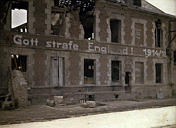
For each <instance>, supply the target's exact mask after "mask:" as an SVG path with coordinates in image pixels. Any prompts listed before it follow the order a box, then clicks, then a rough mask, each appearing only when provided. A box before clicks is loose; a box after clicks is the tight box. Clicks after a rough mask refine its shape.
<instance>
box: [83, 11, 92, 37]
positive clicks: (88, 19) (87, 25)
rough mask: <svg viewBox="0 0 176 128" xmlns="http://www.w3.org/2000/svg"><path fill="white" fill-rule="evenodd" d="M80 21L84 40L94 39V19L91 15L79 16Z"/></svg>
mask: <svg viewBox="0 0 176 128" xmlns="http://www.w3.org/2000/svg"><path fill="white" fill-rule="evenodd" d="M80 21H81V24H82V25H83V28H84V39H88V40H93V39H94V21H95V17H94V15H93V14H88V13H87V14H86V15H80Z"/></svg>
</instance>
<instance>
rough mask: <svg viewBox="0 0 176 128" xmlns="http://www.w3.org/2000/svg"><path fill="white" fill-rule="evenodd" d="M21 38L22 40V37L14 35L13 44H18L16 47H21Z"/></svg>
mask: <svg viewBox="0 0 176 128" xmlns="http://www.w3.org/2000/svg"><path fill="white" fill-rule="evenodd" d="M21 38H22V36H20V35H15V36H14V37H13V41H14V43H15V44H18V45H22V40H21Z"/></svg>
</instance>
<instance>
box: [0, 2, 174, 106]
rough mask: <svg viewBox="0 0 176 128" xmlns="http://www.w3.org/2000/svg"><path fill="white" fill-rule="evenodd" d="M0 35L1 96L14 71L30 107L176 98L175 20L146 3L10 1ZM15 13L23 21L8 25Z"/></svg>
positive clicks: (6, 90) (6, 89)
mask: <svg viewBox="0 0 176 128" xmlns="http://www.w3.org/2000/svg"><path fill="white" fill-rule="evenodd" d="M9 8H10V9H9V12H8V15H7V22H6V24H5V26H4V28H3V31H2V33H1V37H0V95H4V94H6V93H7V92H8V82H9V74H10V71H9V70H14V69H16V70H20V71H21V72H22V73H23V75H24V77H25V79H26V82H27V84H28V95H29V98H30V100H31V102H32V103H33V104H36V103H44V102H45V101H46V99H47V98H48V97H52V96H63V98H64V101H65V102H66V103H78V102H80V101H81V100H95V101H110V100H136V99H147V98H167V97H171V96H173V95H174V94H176V85H175V84H176V79H175V77H176V39H174V37H175V32H174V29H176V25H175V23H176V22H175V21H176V17H174V16H171V15H168V14H166V13H164V12H162V11H161V10H159V9H157V8H156V7H154V6H152V5H150V4H149V3H147V2H146V1H144V0H96V1H95V0H87V1H79V0H78V1H76V0H75V1H71V0H12V3H11V5H10V6H9ZM14 9H23V10H26V12H27V23H25V24H22V25H20V26H17V27H15V28H12V27H11V21H12V19H11V14H12V10H14Z"/></svg>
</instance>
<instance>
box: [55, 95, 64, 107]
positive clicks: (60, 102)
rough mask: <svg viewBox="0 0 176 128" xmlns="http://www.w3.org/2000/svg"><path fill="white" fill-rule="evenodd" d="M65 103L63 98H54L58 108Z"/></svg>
mask: <svg viewBox="0 0 176 128" xmlns="http://www.w3.org/2000/svg"><path fill="white" fill-rule="evenodd" d="M63 101H64V98H63V96H54V102H55V105H56V106H58V105H61V104H62V103H63Z"/></svg>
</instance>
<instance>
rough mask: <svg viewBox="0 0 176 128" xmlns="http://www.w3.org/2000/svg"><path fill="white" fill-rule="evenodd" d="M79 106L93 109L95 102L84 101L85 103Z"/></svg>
mask: <svg viewBox="0 0 176 128" xmlns="http://www.w3.org/2000/svg"><path fill="white" fill-rule="evenodd" d="M81 106H82V107H84V108H95V107H96V102H95V101H86V102H85V103H82V104H81Z"/></svg>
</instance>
